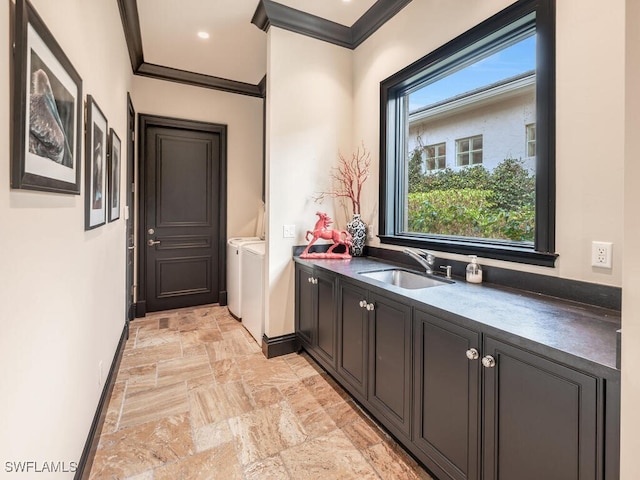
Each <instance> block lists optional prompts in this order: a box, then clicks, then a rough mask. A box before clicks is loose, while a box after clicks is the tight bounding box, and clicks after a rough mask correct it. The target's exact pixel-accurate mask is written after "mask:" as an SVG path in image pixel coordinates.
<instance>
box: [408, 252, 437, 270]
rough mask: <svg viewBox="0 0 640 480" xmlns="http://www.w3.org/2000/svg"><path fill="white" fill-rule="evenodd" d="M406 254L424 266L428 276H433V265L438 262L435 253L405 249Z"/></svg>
mask: <svg viewBox="0 0 640 480" xmlns="http://www.w3.org/2000/svg"><path fill="white" fill-rule="evenodd" d="M404 253H406V254H407V255H409V256H410V257H411V258H413V259H414V260H415V261H416V262H418V263H419V264H420V265H422V266H423V267H424V269H425V271H426V273H427V274H428V275H431V274H433V264H434V263H435V261H436V256H435V255H434V254H433V253H431V252H426V251H424V250H418V249H416V250H411V249H410V248H405V249H404Z"/></svg>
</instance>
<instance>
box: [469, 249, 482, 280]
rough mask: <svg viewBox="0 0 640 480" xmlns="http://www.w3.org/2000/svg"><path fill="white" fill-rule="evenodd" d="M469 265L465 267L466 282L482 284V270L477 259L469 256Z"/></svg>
mask: <svg viewBox="0 0 640 480" xmlns="http://www.w3.org/2000/svg"><path fill="white" fill-rule="evenodd" d="M469 258H470V259H471V263H470V264H469V265H467V282H469V283H482V269H481V268H480V265H478V257H476V256H475V255H469Z"/></svg>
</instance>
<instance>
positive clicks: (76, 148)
mask: <svg viewBox="0 0 640 480" xmlns="http://www.w3.org/2000/svg"><path fill="white" fill-rule="evenodd" d="M14 33H15V36H14V41H15V52H14V56H13V58H14V61H13V78H12V105H11V107H12V128H13V133H12V135H11V138H12V160H11V187H12V188H20V189H28V190H41V191H46V192H56V193H69V194H75V195H79V194H80V175H81V173H80V172H81V163H82V162H81V158H82V157H81V154H80V151H81V136H82V79H81V78H80V75H79V74H78V72H77V71H76V70H75V68H74V67H73V65H72V64H71V62H70V61H69V59H68V58H67V56H66V55H65V53H64V52H63V51H62V48H61V47H60V45H59V44H58V42H56V40H55V38H54V37H53V35H52V34H51V32H50V31H49V29H48V28H47V27H46V25H45V24H44V22H43V21H42V19H41V18H40V16H39V15H38V13H37V12H36V11H35V9H34V8H33V6H32V5H31V4H30V3H29V2H28V1H27V0H16V5H15V25H14Z"/></svg>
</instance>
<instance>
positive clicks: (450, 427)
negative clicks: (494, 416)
mask: <svg viewBox="0 0 640 480" xmlns="http://www.w3.org/2000/svg"><path fill="white" fill-rule="evenodd" d="M471 349H476V351H478V350H480V334H479V333H478V332H474V331H472V330H468V329H466V328H463V327H460V326H458V325H454V324H452V323H451V322H447V321H445V320H442V319H440V318H437V317H434V316H432V315H429V314H427V313H425V312H422V311H419V310H416V311H415V315H414V375H415V387H414V391H415V401H414V431H413V442H414V444H415V445H416V446H417V447H418V448H419V449H420V450H421V451H422V452H424V454H425V455H421V459H422V460H423V461H424V462H425V464H426V465H427V466H428V467H430V468H431V470H432V471H433V472H434V473H435V474H436V475H438V477H439V478H442V479H443V480H444V479H445V478H452V479H456V480H463V479H464V480H466V479H469V480H477V479H478V478H479V471H480V468H479V456H480V454H479V443H480V438H479V435H480V391H479V378H480V359H479V358H476V359H469V358H468V357H467V351H470V350H471ZM470 353H471V352H470ZM501 478H505V479H508V478H511V477H501ZM513 478H514V479H516V478H517V479H519V477H513ZM538 480H540V479H538Z"/></svg>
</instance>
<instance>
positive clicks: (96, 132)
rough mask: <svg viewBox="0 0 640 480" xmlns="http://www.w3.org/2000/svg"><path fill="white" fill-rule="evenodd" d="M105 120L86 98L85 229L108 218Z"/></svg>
mask: <svg viewBox="0 0 640 480" xmlns="http://www.w3.org/2000/svg"><path fill="white" fill-rule="evenodd" d="M107 128H108V125H107V118H106V117H105V116H104V114H103V113H102V110H100V107H98V104H97V103H96V102H95V100H94V98H93V97H92V96H91V95H87V130H86V138H85V141H84V148H85V152H84V156H85V159H84V161H85V174H84V175H85V184H84V199H85V200H84V201H85V203H84V205H85V210H84V212H85V213H84V215H85V222H84V229H85V230H91V229H92V228H96V227H99V226H100V225H103V224H104V223H106V218H107V203H108V202H107V185H108V183H107V176H108V172H107V141H108V137H107V135H108V133H109V132H108V130H107Z"/></svg>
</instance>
